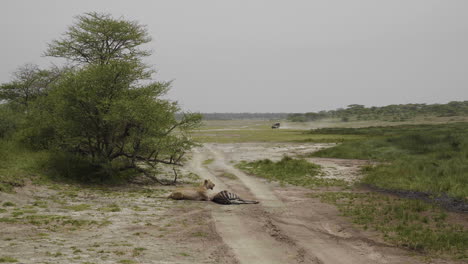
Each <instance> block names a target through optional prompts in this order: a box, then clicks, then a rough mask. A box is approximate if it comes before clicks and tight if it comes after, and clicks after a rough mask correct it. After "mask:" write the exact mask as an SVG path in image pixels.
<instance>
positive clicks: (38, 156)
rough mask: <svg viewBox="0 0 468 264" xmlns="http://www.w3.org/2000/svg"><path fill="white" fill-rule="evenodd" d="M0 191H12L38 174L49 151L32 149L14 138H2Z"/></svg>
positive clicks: (0, 141) (0, 148)
mask: <svg viewBox="0 0 468 264" xmlns="http://www.w3.org/2000/svg"><path fill="white" fill-rule="evenodd" d="M0 146H1V147H0V160H1V161H2V162H0V192H12V191H13V188H14V187H19V186H23V185H24V183H25V179H30V178H32V176H33V175H37V173H38V171H39V170H40V169H41V168H42V165H43V163H44V161H45V160H47V159H48V158H49V153H48V152H45V151H32V150H29V149H27V148H25V147H24V146H21V144H19V143H17V142H15V141H13V140H1V139H0Z"/></svg>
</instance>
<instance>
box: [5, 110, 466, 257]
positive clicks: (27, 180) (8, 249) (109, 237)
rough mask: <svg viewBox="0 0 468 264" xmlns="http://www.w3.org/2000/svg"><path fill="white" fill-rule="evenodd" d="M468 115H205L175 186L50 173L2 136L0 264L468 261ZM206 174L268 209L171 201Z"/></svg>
mask: <svg viewBox="0 0 468 264" xmlns="http://www.w3.org/2000/svg"><path fill="white" fill-rule="evenodd" d="M466 121H467V120H465V118H464V117H460V118H458V119H457V118H451V119H447V118H441V117H439V118H437V117H434V118H430V119H426V120H420V121H414V120H413V121H408V122H399V123H395V122H379V123H376V122H375V121H374V122H373V121H360V122H357V121H356V122H352V121H351V122H340V121H336V120H335V121H333V120H332V121H321V122H299V123H298V122H287V121H284V120H283V121H281V127H280V128H279V129H272V128H271V124H272V122H273V121H259V120H224V121H204V122H203V125H202V126H201V127H200V128H199V129H197V130H195V131H194V132H193V134H192V137H193V139H194V140H195V141H197V142H201V144H200V145H199V146H198V147H196V148H194V149H193V150H192V151H191V152H190V153H189V154H188V156H187V157H186V161H185V162H184V166H183V167H181V168H178V169H177V175H178V179H177V183H176V184H175V185H167V186H166V185H161V184H158V183H148V182H144V181H145V179H141V181H139V179H138V178H136V179H134V180H133V181H132V183H128V182H119V181H118V180H115V182H113V183H112V184H109V183H106V184H99V183H93V184H82V183H79V182H76V181H70V180H65V179H63V178H61V177H55V176H54V177H53V176H51V175H50V174H48V173H47V170H46V169H45V168H43V167H41V166H43V165H42V164H43V162H42V161H43V160H45V159H48V160H49V159H50V157H47V155H48V154H47V153H45V152H40V151H35V152H33V151H30V150H28V149H27V148H21V147H19V146H17V145H16V143H14V142H13V141H7V140H5V141H3V142H2V148H1V150H0V156H1V158H2V160H3V162H2V164H1V166H0V263H81V264H85V263H86V264H91V263H466V261H468V232H467V228H468V215H467V197H468V187H467V177H468V174H467V171H468V167H467V166H468V165H467V164H468V162H467V161H468V141H467V138H468V137H467V136H468V132H467V131H468V123H467V122H466ZM275 122H276V121H275ZM50 173H52V172H50ZM158 177H159V179H160V180H161V181H165V182H171V181H173V177H174V174H173V172H172V170H171V169H169V168H167V169H165V168H160V170H159V175H158ZM203 179H209V180H211V181H213V182H214V183H215V185H216V186H215V188H214V190H213V191H211V193H210V194H215V193H217V192H219V191H221V190H229V191H230V192H233V193H236V194H238V195H239V196H241V197H242V198H244V199H249V200H257V201H259V202H260V203H259V204H256V205H231V206H223V205H219V204H215V203H213V202H210V201H184V200H182V201H175V200H170V199H167V198H166V197H167V196H168V194H169V193H170V192H171V191H172V190H174V189H175V188H177V187H181V186H194V185H198V184H199V183H200V182H201V181H202V180H203Z"/></svg>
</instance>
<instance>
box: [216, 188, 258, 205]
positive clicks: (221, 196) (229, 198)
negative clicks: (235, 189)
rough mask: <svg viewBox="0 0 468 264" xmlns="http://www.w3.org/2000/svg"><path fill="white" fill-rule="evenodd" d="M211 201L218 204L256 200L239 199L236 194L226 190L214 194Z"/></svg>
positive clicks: (252, 202)
mask: <svg viewBox="0 0 468 264" xmlns="http://www.w3.org/2000/svg"><path fill="white" fill-rule="evenodd" d="M212 201H213V202H215V203H219V204H256V203H258V202H257V201H248V200H243V199H241V198H240V197H239V196H238V195H237V194H235V193H231V192H228V191H226V190H224V191H221V192H219V193H218V194H216V195H215V196H214V197H213V199H212Z"/></svg>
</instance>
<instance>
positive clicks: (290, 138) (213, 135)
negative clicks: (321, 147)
mask: <svg viewBox="0 0 468 264" xmlns="http://www.w3.org/2000/svg"><path fill="white" fill-rule="evenodd" d="M193 137H194V139H195V140H196V141H199V142H215V143H242V142H295V143H304V142H316V143H334V142H344V141H347V140H355V139H359V138H361V136H359V135H325V134H324V135H311V134H307V133H304V130H295V129H271V128H270V127H269V126H264V127H258V128H257V129H244V130H240V129H233V130H210V131H203V130H199V131H197V130H195V131H194V133H193Z"/></svg>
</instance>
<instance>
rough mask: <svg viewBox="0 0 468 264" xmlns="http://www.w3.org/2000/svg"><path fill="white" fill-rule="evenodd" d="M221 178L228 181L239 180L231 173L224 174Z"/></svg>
mask: <svg viewBox="0 0 468 264" xmlns="http://www.w3.org/2000/svg"><path fill="white" fill-rule="evenodd" d="M219 176H221V177H224V178H228V179H231V180H235V179H237V176H236V175H234V174H232V173H230V172H223V173H222V174H220V175H219Z"/></svg>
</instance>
